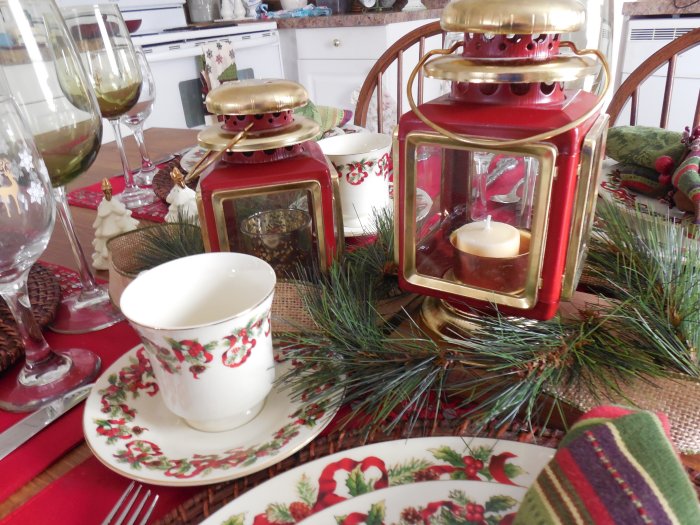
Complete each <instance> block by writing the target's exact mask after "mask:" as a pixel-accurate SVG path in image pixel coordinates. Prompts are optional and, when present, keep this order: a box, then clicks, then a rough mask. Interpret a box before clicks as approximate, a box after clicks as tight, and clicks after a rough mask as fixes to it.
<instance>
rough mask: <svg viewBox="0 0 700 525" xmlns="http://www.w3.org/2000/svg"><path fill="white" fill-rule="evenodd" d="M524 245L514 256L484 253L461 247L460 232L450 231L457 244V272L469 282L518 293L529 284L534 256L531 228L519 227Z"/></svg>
mask: <svg viewBox="0 0 700 525" xmlns="http://www.w3.org/2000/svg"><path fill="white" fill-rule="evenodd" d="M518 232H519V233H520V248H519V250H518V255H516V256H514V257H483V256H481V255H474V254H473V253H469V252H465V251H462V250H460V249H459V248H458V247H457V244H456V241H457V232H456V231H455V232H452V234H450V242H451V243H452V246H453V247H454V266H453V273H454V276H455V278H456V279H457V280H458V281H459V282H461V283H463V284H466V285H468V286H473V287H476V288H482V289H484V290H493V291H494V292H501V293H511V294H514V293H518V292H520V291H522V290H523V289H524V288H525V281H526V278H527V267H528V260H529V257H530V232H527V231H524V230H518Z"/></svg>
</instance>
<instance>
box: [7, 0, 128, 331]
mask: <svg viewBox="0 0 700 525" xmlns="http://www.w3.org/2000/svg"><path fill="white" fill-rule="evenodd" d="M0 33H2V34H3V35H4V38H6V39H8V40H9V42H8V45H6V46H4V47H3V49H2V53H0V66H2V72H3V75H2V77H3V79H4V89H6V90H7V92H9V93H10V94H11V95H12V96H13V98H14V99H15V101H16V102H17V104H18V105H19V107H20V110H21V111H22V116H23V117H24V120H25V122H26V123H27V125H28V126H29V129H30V131H31V132H32V134H33V135H34V142H35V144H36V146H37V149H38V150H39V153H41V155H42V157H43V159H44V163H45V164H46V167H47V169H48V172H49V177H50V179H51V183H52V184H53V186H54V197H55V199H56V209H57V212H58V214H59V217H60V218H61V222H62V223H63V226H64V228H65V230H66V234H67V236H68V239H69V241H70V245H71V249H72V251H73V254H74V255H75V258H76V262H77V265H78V270H79V276H80V283H81V285H82V288H81V290H80V291H79V292H77V293H75V294H73V295H70V296H68V297H66V298H64V299H63V300H62V301H61V304H60V307H59V309H58V312H57V314H56V317H55V319H54V321H53V323H52V324H51V329H53V330H55V331H57V332H62V333H84V332H90V331H93V330H98V329H101V328H105V327H107V326H111V325H113V324H114V323H116V322H118V321H121V320H122V319H123V317H122V315H121V313H120V312H119V311H118V310H116V309H115V308H114V307H113V306H112V303H111V302H110V300H109V293H108V291H107V288H106V287H105V286H102V285H98V284H97V282H96V280H95V276H94V274H93V273H92V270H91V268H90V265H89V263H88V261H87V259H86V257H85V254H84V252H83V250H82V247H81V246H80V243H79V241H78V237H77V235H76V232H75V228H74V226H73V220H72V217H71V213H70V207H69V205H68V200H67V199H66V191H65V188H64V185H65V184H67V183H69V182H70V181H72V180H73V179H75V178H76V177H77V176H79V175H80V174H82V173H83V172H85V171H86V170H87V169H88V168H89V167H90V165H91V164H92V163H93V161H94V160H95V157H97V152H98V151H99V149H100V141H101V138H102V121H101V119H100V114H99V112H98V109H97V101H96V100H95V95H94V93H93V92H92V89H91V87H90V83H89V82H88V80H87V78H86V76H85V73H84V71H83V68H82V65H81V62H80V59H79V57H78V54H77V52H76V50H75V47H74V45H73V41H72V40H71V38H70V35H69V34H68V30H67V28H66V26H65V23H64V21H63V18H62V17H61V14H60V12H59V11H58V7H57V6H56V4H55V3H54V2H53V0H20V1H18V0H0Z"/></svg>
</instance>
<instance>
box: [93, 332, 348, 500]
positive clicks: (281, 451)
mask: <svg viewBox="0 0 700 525" xmlns="http://www.w3.org/2000/svg"><path fill="white" fill-rule="evenodd" d="M289 366H291V365H290V364H289V363H288V362H283V363H277V365H276V367H277V376H278V377H280V376H281V374H282V373H284V371H285V369H286V368H287V367H289ZM290 396H291V394H290V393H289V391H288V390H286V389H285V390H284V391H283V390H282V389H281V388H280V387H279V386H278V385H276V386H275V387H273V389H272V392H271V393H270V395H269V396H268V397H267V399H266V400H265V405H264V406H263V408H262V410H261V412H260V413H259V414H258V415H257V416H256V417H255V419H253V420H252V421H250V422H249V423H247V424H245V425H243V426H241V427H238V428H235V429H233V430H229V431H225V432H202V431H199V430H195V429H193V428H191V427H190V426H188V425H187V424H186V423H185V422H184V421H183V420H182V419H180V418H179V417H178V416H176V415H174V414H173V413H171V412H170V411H169V410H168V409H166V408H165V405H164V404H163V402H162V399H161V395H160V393H159V391H158V385H157V384H156V382H155V378H154V376H153V372H152V369H151V364H150V362H149V360H148V358H147V357H146V352H145V350H144V348H143V346H142V345H138V346H136V347H134V348H132V349H131V350H129V351H128V352H127V353H126V354H125V355H123V356H122V357H121V358H119V359H118V360H117V361H116V362H115V363H114V364H112V366H110V367H109V369H108V370H107V371H106V372H104V373H103V374H102V375H101V376H100V378H99V379H98V380H97V381H96V383H95V386H94V387H93V389H92V391H91V392H90V395H89V397H88V399H87V401H86V403H85V412H84V415H83V432H84V434H85V439H86V441H87V444H88V446H89V447H90V449H91V450H92V452H93V453H94V454H95V456H97V458H98V459H99V460H100V461H101V462H102V463H104V464H105V465H106V466H107V467H109V468H110V469H112V470H114V471H116V472H118V473H119V474H121V475H123V476H126V477H128V478H131V479H135V480H139V481H142V482H145V483H151V484H154V485H171V486H194V485H208V484H210V483H218V482H220V481H226V480H230V479H236V478H239V477H241V476H246V475H248V474H252V473H253V472H257V471H259V470H262V469H264V468H266V467H269V466H270V465H274V464H275V463H278V462H279V461H282V460H283V459H284V458H286V457H288V456H291V455H292V454H294V453H295V452H296V451H297V450H299V449H301V448H302V447H304V446H305V445H306V444H307V443H309V442H310V441H311V440H312V439H313V438H314V437H316V436H317V435H318V434H319V433H320V432H321V431H322V430H323V429H324V428H325V427H326V425H328V423H329V422H330V421H331V419H332V418H333V416H334V415H335V412H336V411H337V409H338V403H335V404H334V405H333V406H332V407H330V406H319V405H316V404H308V403H304V402H303V401H301V400H298V399H292V398H291V397H290ZM329 405H330V403H329Z"/></svg>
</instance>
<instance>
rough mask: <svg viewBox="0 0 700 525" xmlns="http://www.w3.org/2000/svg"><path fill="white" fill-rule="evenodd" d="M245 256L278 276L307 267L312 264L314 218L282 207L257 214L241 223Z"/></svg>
mask: <svg viewBox="0 0 700 525" xmlns="http://www.w3.org/2000/svg"><path fill="white" fill-rule="evenodd" d="M241 233H242V234H243V238H242V240H243V243H242V244H243V248H244V250H245V253H248V254H250V255H254V256H255V257H258V258H260V259H262V260H264V261H267V262H268V263H269V264H270V266H272V267H273V268H274V269H275V272H276V273H277V275H278V276H280V277H281V276H283V275H285V274H290V273H292V274H293V273H295V271H296V270H297V268H298V266H299V265H301V266H303V267H305V268H308V267H309V265H310V264H311V261H312V250H313V240H312V235H311V216H310V215H309V214H308V213H307V212H305V211H304V210H298V209H295V208H280V209H275V210H267V211H261V212H257V213H254V214H253V215H251V216H250V217H248V218H246V219H244V220H243V222H242V223H241Z"/></svg>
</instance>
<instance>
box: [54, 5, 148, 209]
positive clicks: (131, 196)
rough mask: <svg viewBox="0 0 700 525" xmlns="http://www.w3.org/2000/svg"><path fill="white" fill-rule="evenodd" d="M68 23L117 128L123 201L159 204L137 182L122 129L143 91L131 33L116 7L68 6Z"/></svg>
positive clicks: (135, 204)
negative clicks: (130, 165)
mask: <svg viewBox="0 0 700 525" xmlns="http://www.w3.org/2000/svg"><path fill="white" fill-rule="evenodd" d="M62 13H63V16H64V18H65V20H66V24H67V25H68V28H69V30H70V32H71V35H72V36H73V39H74V41H75V43H76V46H77V47H78V52H79V54H80V58H81V59H82V61H83V65H84V67H85V70H86V72H87V75H88V78H89V79H90V82H91V83H92V87H93V89H94V90H95V96H96V97H97V103H98V105H99V108H100V112H101V114H102V117H104V118H105V119H107V120H108V121H109V122H110V124H112V128H113V129H114V138H115V141H116V143H117V148H118V149H119V155H120V157H121V162H122V171H123V173H124V185H125V187H124V191H122V192H121V193H119V199H120V200H121V201H122V203H124V205H125V206H126V207H127V208H129V209H133V208H139V207H141V206H144V205H146V204H150V203H152V202H155V201H156V199H157V196H156V194H155V193H154V192H153V191H152V190H149V189H146V188H140V187H138V186H137V185H136V184H135V183H134V179H133V176H132V174H131V170H130V169H129V162H128V160H127V158H126V152H125V151H124V144H123V141H122V136H121V129H120V128H119V119H120V117H121V116H122V115H125V114H126V113H127V112H128V111H129V110H130V109H131V108H133V107H134V106H135V105H136V103H137V102H138V100H139V94H140V92H141V68H140V67H139V64H138V59H137V58H136V53H135V52H134V46H133V43H132V42H131V37H130V36H129V30H128V29H127V27H126V23H125V22H124V19H123V18H122V15H121V12H120V11H119V6H117V5H116V4H109V5H108V4H96V5H88V6H76V7H66V8H63V10H62Z"/></svg>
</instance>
